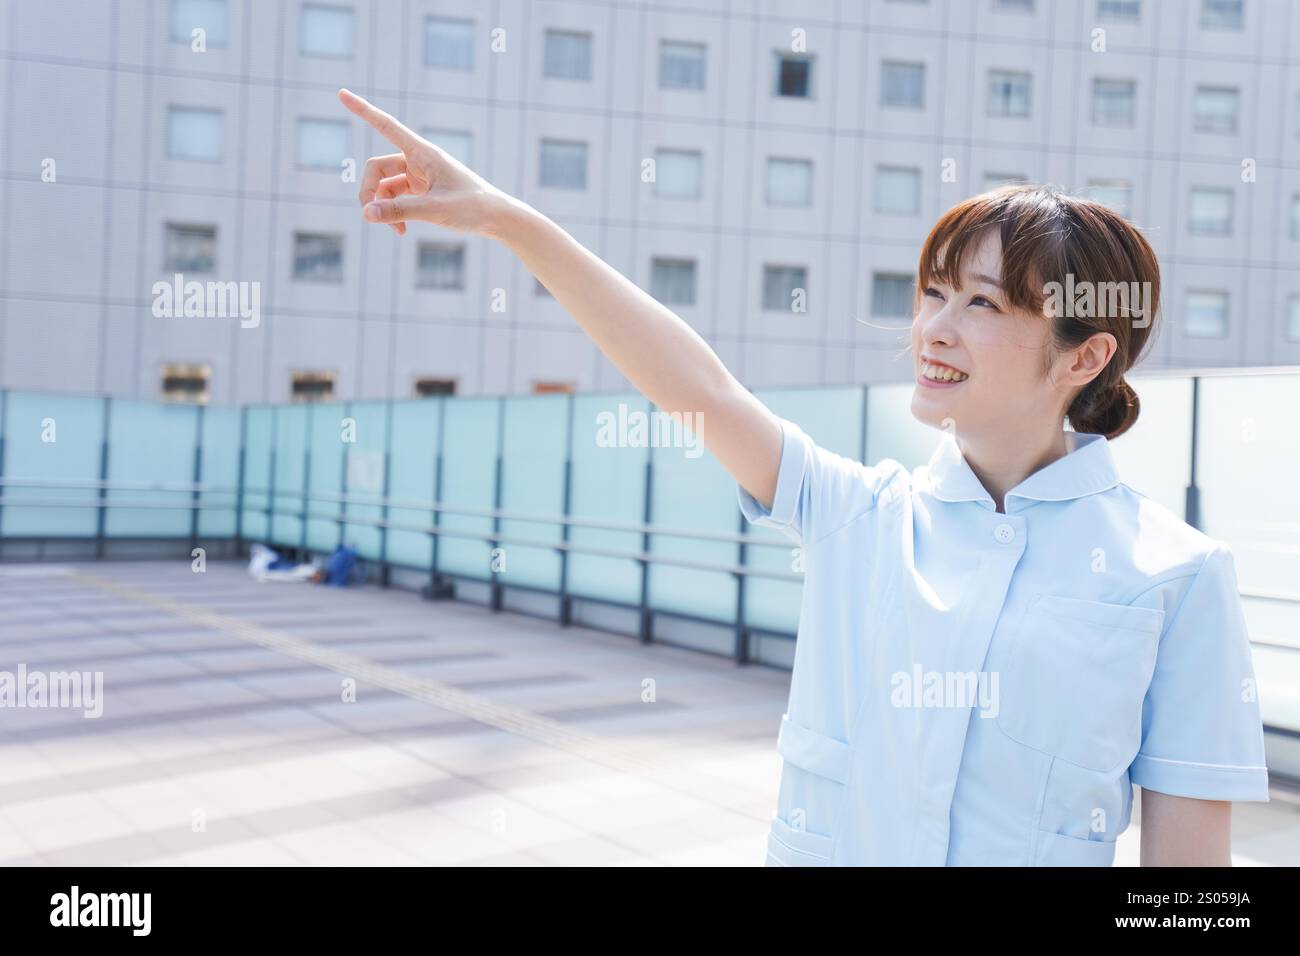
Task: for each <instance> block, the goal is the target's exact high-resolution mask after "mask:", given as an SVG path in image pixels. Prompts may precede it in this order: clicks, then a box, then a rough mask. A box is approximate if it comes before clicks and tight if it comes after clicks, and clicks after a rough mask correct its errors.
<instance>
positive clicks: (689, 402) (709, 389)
mask: <svg viewBox="0 0 1300 956" xmlns="http://www.w3.org/2000/svg"><path fill="white" fill-rule="evenodd" d="M339 100H340V101H341V102H342V103H343V105H344V106H346V107H347V108H348V109H349V110H351V111H352V112H353V113H355V114H356V115H357V116H360V117H361V118H362V119H364V120H365V121H366V122H367V123H369V124H370V125H371V126H372V127H373V128H374V129H375V130H377V131H378V132H379V133H380V135H382V136H383V137H384V138H385V139H386V140H388V141H389V142H390V143H392V144H393V145H394V146H396V147H397V148H398V149H399V150H400V152H397V153H389V154H386V155H383V156H372V157H371V158H370V159H368V160H367V161H366V166H365V170H364V172H363V174H362V177H361V185H360V188H359V189H358V191H357V199H358V200H359V201H360V203H361V206H362V214H363V215H364V216H365V218H366V220H367V221H369V222H375V223H386V224H388V226H389V227H390V228H392V229H393V230H394V231H395V232H397V234H398V235H404V234H405V233H406V226H407V223H408V221H412V220H423V221H424V222H430V223H433V224H434V225H437V226H442V227H444V228H447V229H454V230H456V231H458V232H468V233H474V234H478V235H487V236H491V237H493V238H495V239H497V240H499V241H500V242H502V243H503V244H504V245H505V246H506V247H507V248H509V249H510V250H511V251H513V252H514V254H515V255H516V256H518V257H519V259H520V260H522V261H523V263H524V265H525V266H527V267H528V269H529V271H530V272H532V273H533V275H535V276H536V277H537V278H538V279H539V280H540V281H541V283H542V284H543V285H544V286H546V288H547V289H549V290H550V291H551V294H552V295H554V296H555V298H556V299H557V300H558V301H559V302H560V304H561V305H563V306H564V308H565V309H567V310H568V312H569V314H570V315H572V316H573V317H574V319H576V320H577V322H578V324H579V325H580V326H582V328H583V330H584V331H585V332H586V333H587V334H588V335H589V336H591V339H592V341H593V342H595V343H596V347H597V348H599V349H600V350H601V352H603V353H604V354H605V356H606V357H607V358H608V359H609V360H610V361H611V362H613V363H614V365H615V367H617V368H618V370H619V371H620V372H622V373H623V374H624V375H625V376H627V379H628V381H630V382H631V383H632V384H633V385H634V386H635V387H636V388H637V390H638V391H640V392H641V394H643V395H645V396H646V397H647V398H648V399H650V401H652V402H654V403H655V405H657V406H659V408H660V409H662V410H663V411H665V412H668V413H670V414H671V413H673V412H680V413H682V415H683V424H686V425H687V426H688V427H691V428H693V429H694V430H695V431H697V432H698V433H699V437H700V440H701V441H703V442H704V444H705V445H706V446H707V447H708V449H709V451H711V452H713V454H714V455H715V456H716V457H717V459H718V460H719V461H720V462H721V463H722V466H723V467H724V468H726V469H727V471H729V472H730V473H731V475H732V477H733V478H735V479H736V480H737V481H738V482H740V484H741V485H742V486H743V487H744V488H745V489H746V490H747V491H748V492H749V493H750V494H752V495H753V496H754V497H755V498H757V499H758V500H759V501H760V502H762V503H763V504H770V502H771V500H772V496H773V494H774V493H775V489H776V477H777V471H778V468H779V466H780V459H781V429H780V427H779V426H778V423H777V420H776V417H775V416H774V415H773V414H772V413H771V412H769V411H768V410H767V409H766V408H765V407H764V406H763V404H762V403H761V402H760V401H758V399H756V398H755V397H754V396H753V395H751V394H750V393H749V392H748V391H747V390H746V389H745V388H744V387H743V386H742V385H741V384H740V383H739V382H737V381H736V379H735V378H734V377H733V376H732V375H731V373H730V372H728V371H727V370H726V368H725V367H723V364H722V362H721V361H720V360H719V359H718V357H717V355H715V354H714V352H713V349H711V348H709V346H708V343H707V342H705V341H704V340H703V339H702V338H700V336H699V335H697V334H696V333H695V330H694V329H692V328H691V327H690V326H689V325H687V324H686V323H685V322H684V321H682V320H681V319H680V318H678V317H677V316H676V315H673V313H672V312H671V311H669V310H668V309H666V308H664V307H663V306H662V305H660V304H659V303H658V302H656V301H655V300H654V299H653V298H652V297H651V296H649V295H646V294H645V293H644V292H643V291H641V290H640V289H638V288H637V287H636V285H634V284H633V283H631V282H629V281H628V280H627V279H625V278H624V277H623V276H621V275H619V273H618V272H617V271H616V270H615V269H613V268H611V267H610V266H608V265H606V264H605V263H604V262H602V261H601V260H600V258H599V257H598V256H596V255H594V254H592V253H590V252H588V251H587V250H586V249H584V248H583V247H582V246H581V245H580V244H579V243H578V242H577V241H576V240H575V239H574V238H573V237H572V236H570V235H569V234H568V233H567V232H565V231H564V230H563V229H561V228H560V227H559V226H557V225H556V224H555V223H553V222H551V221H550V220H549V219H547V218H546V217H545V216H543V215H541V214H540V213H538V212H537V211H536V210H534V209H532V208H530V207H529V206H528V205H527V204H525V203H522V202H520V201H518V200H516V199H513V198H512V197H510V196H508V195H506V194H505V193H503V192H502V191H501V190H500V189H497V188H496V187H495V186H493V185H492V184H491V183H489V182H487V181H486V180H485V179H483V178H482V177H481V176H479V175H477V174H476V173H475V172H474V171H473V170H471V169H469V168H468V167H466V166H464V165H462V164H461V163H460V162H458V161H457V160H456V159H454V158H453V157H452V156H450V155H449V154H448V153H447V152H446V151H444V150H442V149H441V148H439V147H438V146H436V145H435V144H433V143H431V142H429V141H428V140H426V139H424V138H423V137H420V136H416V135H415V134H414V133H413V132H411V131H410V130H409V129H407V128H406V126H405V125H403V124H402V122H401V121H400V120H398V119H397V118H395V117H393V116H390V115H389V114H387V113H385V112H384V111H383V110H381V109H378V108H377V107H375V106H374V105H373V104H371V103H368V102H367V101H366V100H365V99H363V98H362V97H359V96H357V95H356V94H355V93H352V92H350V91H349V90H339Z"/></svg>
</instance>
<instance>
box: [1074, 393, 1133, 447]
mask: <svg viewBox="0 0 1300 956" xmlns="http://www.w3.org/2000/svg"><path fill="white" fill-rule="evenodd" d="M1140 410H1141V402H1139V401H1138V396H1137V392H1135V391H1133V386H1131V385H1130V384H1129V383H1128V382H1126V381H1125V380H1124V379H1123V378H1120V380H1119V381H1118V382H1114V383H1112V384H1111V385H1109V386H1107V387H1105V388H1103V389H1101V390H1100V391H1097V392H1093V393H1092V394H1091V395H1089V393H1088V389H1084V390H1083V392H1082V393H1081V394H1080V395H1079V397H1078V398H1077V399H1076V400H1075V402H1074V404H1073V405H1072V406H1070V411H1069V413H1068V416H1067V417H1068V418H1069V419H1070V424H1071V425H1073V426H1074V430H1075V431H1076V432H1088V433H1090V434H1095V435H1105V436H1106V438H1107V439H1111V438H1118V437H1119V436H1120V435H1122V434H1124V433H1125V432H1126V431H1128V430H1129V429H1130V428H1132V427H1133V423H1134V422H1136V421H1137V417H1138V412H1139V411H1140Z"/></svg>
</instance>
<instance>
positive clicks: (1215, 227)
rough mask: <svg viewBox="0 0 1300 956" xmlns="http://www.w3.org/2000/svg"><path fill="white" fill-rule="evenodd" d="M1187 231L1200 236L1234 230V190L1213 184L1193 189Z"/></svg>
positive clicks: (1215, 234)
mask: <svg viewBox="0 0 1300 956" xmlns="http://www.w3.org/2000/svg"><path fill="white" fill-rule="evenodd" d="M1187 231H1188V232H1190V233H1192V234H1193V235H1198V236H1226V235H1228V234H1229V233H1231V232H1232V190H1231V189H1217V188H1215V187H1211V186H1197V187H1194V188H1193V189H1192V198H1191V203H1190V207H1189V212H1188V216H1187Z"/></svg>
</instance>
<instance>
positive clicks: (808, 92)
mask: <svg viewBox="0 0 1300 956" xmlns="http://www.w3.org/2000/svg"><path fill="white" fill-rule="evenodd" d="M812 68H813V58H812V57H811V56H809V55H807V54H803V53H777V55H776V86H775V93H776V95H777V96H791V97H795V98H797V99H808V98H809V97H811V96H812Z"/></svg>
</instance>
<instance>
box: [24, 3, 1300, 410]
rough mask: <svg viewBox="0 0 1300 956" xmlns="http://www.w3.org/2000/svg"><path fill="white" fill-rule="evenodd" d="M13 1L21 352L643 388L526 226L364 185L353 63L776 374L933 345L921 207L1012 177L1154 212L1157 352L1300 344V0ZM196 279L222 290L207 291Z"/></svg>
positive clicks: (403, 387)
mask: <svg viewBox="0 0 1300 956" xmlns="http://www.w3.org/2000/svg"><path fill="white" fill-rule="evenodd" d="M0 31H3V35H2V36H0V50H3V55H4V57H5V68H4V70H3V71H0V84H3V89H2V90H0V97H2V98H3V103H4V106H5V110H4V120H3V129H4V134H3V142H2V143H0V150H2V152H0V155H2V156H3V163H4V167H5V177H4V182H3V194H2V196H0V201H2V202H3V205H4V217H3V221H4V223H5V226H6V228H5V229H4V230H3V235H2V236H0V279H2V282H3V288H0V386H3V387H7V388H14V389H40V390H59V391H71V392H93V393H101V394H108V395H113V396H120V397H124V398H132V397H134V398H146V399H154V398H158V397H159V396H160V395H164V394H166V395H169V396H171V397H175V398H177V399H179V400H206V401H212V402H217V403H233V402H260V401H283V400H286V399H289V398H293V397H297V398H301V399H303V400H310V399H312V398H316V397H324V396H333V397H335V398H343V399H358V398H372V397H387V396H395V397H409V396H412V395H414V394H419V393H426V394H428V393H445V392H448V391H454V392H455V393H457V394H471V395H472V394H499V393H515V392H528V391H546V390H567V389H570V388H577V389H582V390H588V389H594V390H614V389H620V388H623V387H626V383H625V382H624V380H623V379H622V377H621V376H620V375H619V374H618V372H617V371H616V370H615V369H614V368H613V367H612V366H611V365H609V363H608V362H606V361H605V360H604V359H603V357H601V356H600V355H599V354H598V353H597V352H596V350H595V349H594V347H593V346H592V345H591V344H590V343H589V342H588V341H587V339H586V337H585V336H584V335H583V334H582V333H581V332H580V331H579V330H578V329H577V328H576V326H575V325H574V324H573V323H572V321H571V320H570V319H569V318H568V317H567V315H566V314H565V313H564V312H563V310H562V309H561V308H560V307H559V306H558V305H557V304H556V303H555V302H554V301H553V300H552V299H550V298H549V296H547V295H546V294H545V290H543V289H541V288H540V287H538V286H537V285H536V283H535V282H534V280H533V279H532V278H531V277H530V276H529V275H528V274H527V272H526V271H525V270H524V269H523V268H522V267H521V266H519V265H518V264H517V263H516V262H515V261H514V260H513V259H512V257H511V256H509V254H508V253H506V252H505V251H504V250H503V249H501V248H499V247H496V246H494V245H492V244H490V243H488V242H486V241H483V240H478V239H472V238H471V239H466V238H465V237H461V236H457V235H453V234H450V233H445V232H440V231H438V230H436V229H434V228H432V227H427V226H423V225H416V226H413V227H412V228H411V229H410V230H409V231H408V234H407V235H406V236H405V237H398V236H396V235H395V234H394V233H393V232H392V231H391V230H389V229H387V228H384V227H376V226H371V225H369V224H367V223H365V222H364V221H363V220H362V219H361V216H360V214H359V211H358V208H357V202H356V192H357V184H356V182H355V178H356V176H357V175H359V167H360V165H361V164H362V163H363V162H364V160H365V158H366V157H367V156H369V155H372V154H376V153H380V152H388V151H390V148H388V147H387V144H385V143H383V142H382V141H379V140H378V138H377V137H376V136H375V135H374V134H372V133H371V131H369V130H368V129H365V128H363V127H362V125H361V124H360V122H359V121H357V120H355V119H353V118H352V117H351V116H350V115H348V114H347V113H346V112H345V111H344V110H343V109H342V108H341V107H340V106H339V105H338V103H337V100H336V99H335V91H336V90H337V89H338V88H339V87H341V86H347V87H349V88H351V89H353V90H355V91H357V92H360V93H362V94H363V95H366V96H368V97H370V98H371V99H372V100H373V101H374V102H376V103H377V104H378V105H380V106H381V107H383V108H385V109H387V110H389V111H390V112H392V113H394V114H395V115H397V116H399V117H400V118H402V119H403V120H404V121H405V122H406V124H407V125H408V126H410V127H412V128H414V129H416V130H417V131H420V132H423V133H425V134H426V135H427V136H429V137H430V138H432V139H434V140H435V141H437V142H439V143H440V144H442V145H443V146H444V147H445V148H447V149H448V150H449V151H450V152H452V153H453V154H454V155H457V156H459V157H460V158H462V159H464V160H465V161H466V162H468V163H469V165H471V166H472V167H473V168H475V169H476V170H477V171H479V172H480V173H481V174H482V175H484V176H485V177H487V178H488V179H490V180H491V181H493V182H495V183H497V184H498V185H499V186H500V187H502V188H503V189H505V190H507V191H509V192H512V193H514V194H516V195H519V196H521V197H522V198H523V199H524V200H526V201H527V202H529V203H531V204H533V205H535V206H537V207H538V208H539V209H541V210H542V211H544V212H546V213H547V214H549V215H551V216H552V217H554V218H555V219H557V221H559V222H560V223H561V224H562V225H564V226H565V227H566V228H567V229H569V230H570V231H571V232H572V233H573V234H574V235H575V236H576V237H577V238H578V239H579V240H580V241H582V242H583V243H584V244H586V245H587V246H589V247H590V248H592V249H593V250H594V251H596V252H597V253H598V254H599V255H601V256H602V257H603V258H605V259H606V260H607V261H609V262H610V263H611V264H613V265H614V266H615V267H617V268H618V269H619V270H621V271H622V272H624V273H625V274H627V275H628V276H630V277H631V278H632V279H633V280H634V281H636V282H637V283H638V284H640V285H641V286H642V287H644V288H646V289H648V290H650V291H651V292H652V293H653V294H655V295H656V296H657V297H659V298H660V299H661V300H662V301H664V302H666V303H668V304H669V305H670V306H671V307H672V308H673V309H674V310H675V311H677V312H678V313H679V314H680V315H682V316H683V317H684V318H685V319H686V320H688V321H689V322H690V323H691V324H692V325H693V326H694V327H695V328H696V329H697V330H698V331H699V332H700V333H701V334H702V335H703V336H704V337H705V339H706V340H708V342H709V343H710V344H711V345H712V346H713V347H714V348H715V349H716V350H717V352H718V353H719V355H720V356H721V357H722V359H723V361H724V362H726V363H727V365H728V366H729V367H730V368H731V369H732V370H733V371H734V372H735V373H736V374H737V375H738V377H740V378H741V380H742V381H744V382H745V383H746V384H748V385H750V386H751V387H764V386H783V385H834V384H842V383H858V382H864V381H865V382H874V381H897V380H903V379H908V378H910V375H911V372H910V362H909V361H908V359H907V354H906V352H905V348H906V341H907V339H906V333H905V330H906V326H907V322H908V308H909V306H910V302H911V281H912V279H911V277H912V275H913V273H914V270H915V267H916V256H917V252H918V249H919V247H920V243H921V240H922V239H923V238H924V236H925V234H926V232H927V230H928V229H929V227H930V225H931V224H932V223H933V222H934V220H935V219H936V218H937V217H938V216H939V215H940V214H941V213H942V212H943V210H945V209H946V208H948V207H949V206H951V205H952V204H953V203H955V202H957V201H959V200H960V199H962V198H964V197H966V196H968V195H971V194H973V193H977V192H980V191H982V190H983V189H985V188H988V187H989V186H990V185H992V184H995V183H999V182H1003V181H1008V180H1015V179H1025V180H1032V181H1043V182H1049V183H1053V184H1056V185H1059V186H1061V187H1063V188H1065V189H1067V190H1070V191H1072V192H1078V193H1081V194H1088V195H1092V196H1095V197H1096V198H1098V199H1101V200H1102V201H1104V202H1107V203H1109V204H1111V205H1113V206H1115V207H1117V208H1120V209H1121V210H1122V211H1123V212H1124V213H1125V214H1126V215H1127V216H1129V217H1130V218H1131V219H1132V220H1133V221H1134V222H1136V223H1138V224H1139V225H1141V226H1142V227H1143V228H1144V229H1145V230H1146V233H1147V235H1148V236H1149V238H1150V240H1151V242H1152V244H1153V245H1154V247H1155V249H1156V251H1157V253H1158V254H1159V256H1160V260H1161V263H1162V267H1163V269H1164V277H1165V282H1164V294H1163V299H1164V302H1163V314H1162V317H1161V322H1162V328H1161V330H1160V331H1159V334H1158V336H1157V339H1156V341H1155V343H1154V345H1153V347H1152V349H1151V352H1150V353H1149V357H1148V359H1147V365H1148V366H1153V367H1154V366H1204V365H1228V366H1233V365H1263V364H1300V52H1297V50H1300V44H1298V43H1297V40H1300V4H1295V3H1290V2H1287V0H762V2H758V0H755V2H741V0H692V2H691V3H689V4H674V3H660V2H648V0H647V2H641V0H482V2H473V0H321V2H302V0H60V2H55V3H20V2H17V0H10V2H8V3H6V4H5V5H4V13H3V18H0ZM177 276H181V277H183V279H181V280H178V279H177V278H176V277H177ZM194 282H197V283H199V285H200V287H201V288H202V289H203V290H205V291H206V292H207V293H214V295H215V298H214V296H213V295H207V296H206V297H200V299H198V300H196V304H195V307H194V308H192V309H187V308H186V307H185V305H186V303H185V301H183V300H186V299H187V298H188V293H187V292H186V289H187V288H188V286H187V285H186V284H187V283H194ZM165 288H172V289H176V288H179V290H180V292H181V295H180V296H174V295H171V294H170V293H166V292H165V291H164V289H165ZM164 299H166V300H167V301H163V300H164ZM187 313H190V314H187Z"/></svg>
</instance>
